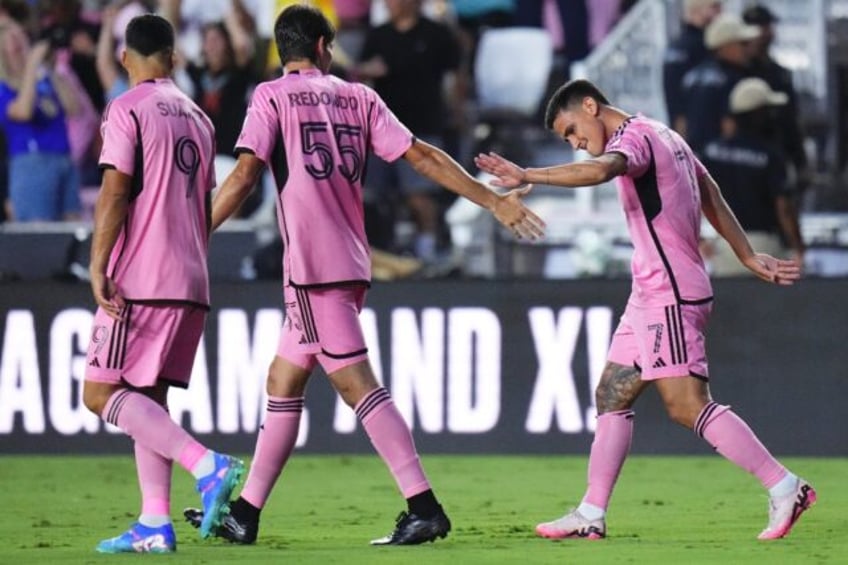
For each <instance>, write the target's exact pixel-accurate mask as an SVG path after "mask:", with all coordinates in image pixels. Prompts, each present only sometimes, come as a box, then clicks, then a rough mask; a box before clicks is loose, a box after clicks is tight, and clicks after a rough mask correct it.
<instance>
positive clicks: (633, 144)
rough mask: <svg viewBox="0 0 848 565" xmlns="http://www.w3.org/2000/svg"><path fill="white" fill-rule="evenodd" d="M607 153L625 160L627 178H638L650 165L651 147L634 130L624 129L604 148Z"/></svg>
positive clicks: (645, 139)
mask: <svg viewBox="0 0 848 565" xmlns="http://www.w3.org/2000/svg"><path fill="white" fill-rule="evenodd" d="M606 152H607V153H620V154H621V155H623V156H624V158H625V159H626V160H627V172H626V174H627V176H629V177H632V178H639V177H641V176H642V175H643V174H645V171H647V170H648V167H649V166H650V164H651V146H650V144H649V142H648V140H647V138H645V137H644V136H643V135H641V134H640V133H639V132H638V131H636V129H635V128H632V127H629V128H625V129H624V131H623V132H621V134H620V135H619V136H618V137H616V138H615V139H612V140H611V141H610V142H609V143H608V144H607V147H606Z"/></svg>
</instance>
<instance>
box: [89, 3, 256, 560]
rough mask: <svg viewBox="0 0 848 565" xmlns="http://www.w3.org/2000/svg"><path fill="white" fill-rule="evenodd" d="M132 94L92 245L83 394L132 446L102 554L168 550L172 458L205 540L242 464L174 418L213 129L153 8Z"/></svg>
mask: <svg viewBox="0 0 848 565" xmlns="http://www.w3.org/2000/svg"><path fill="white" fill-rule="evenodd" d="M123 65H124V67H126V69H127V71H128V72H129V76H130V82H131V84H132V88H131V89H130V90H129V91H127V92H126V93H125V94H123V95H122V96H120V97H118V98H116V99H115V100H114V101H112V103H111V104H110V105H109V107H108V108H107V109H106V112H105V114H104V117H103V126H102V130H103V150H102V153H101V155H100V166H101V168H102V169H103V185H102V187H101V189H100V195H99V197H98V199H97V206H96V209H95V218H94V240H93V242H92V249H91V266H90V270H91V288H92V291H93V293H94V298H95V300H96V301H97V306H98V308H97V312H96V313H95V316H94V326H93V330H92V334H91V342H90V343H89V347H88V355H87V367H86V373H85V385H84V392H83V400H84V402H85V405H86V407H87V408H88V409H89V410H91V411H92V412H94V413H95V414H97V415H99V416H100V417H101V418H103V419H104V420H105V421H107V422H108V423H110V424H113V425H115V426H117V427H119V428H121V429H122V430H123V431H124V432H126V433H127V434H128V435H129V436H130V437H131V438H133V440H134V441H135V459H136V467H137V469H138V480H139V483H140V487H141V494H142V509H141V516H140V517H139V519H138V521H137V522H136V523H134V524H133V525H132V526H131V527H130V529H129V530H128V531H127V532H125V533H123V534H121V535H119V536H117V537H115V538H112V539H107V540H104V541H102V542H101V543H100V544H99V545H98V546H97V551H99V552H102V553H125V552H152V553H167V552H171V551H174V550H175V549H176V538H175V536H174V529H173V526H172V524H171V517H170V488H171V467H172V462H173V461H177V462H178V463H179V464H180V465H182V466H183V467H184V468H185V469H186V470H188V471H190V472H191V473H192V474H193V475H194V476H195V478H197V490H198V491H199V492H200V495H201V502H202V505H203V508H204V510H205V514H204V521H203V524H201V535H202V536H203V537H207V536H208V535H209V532H210V530H211V529H212V528H213V527H216V526H217V525H218V524H219V523H220V520H221V517H222V515H223V514H224V512H226V503H227V502H228V501H229V497H230V493H231V492H232V490H233V488H234V487H235V485H236V484H237V483H238V480H239V478H240V476H241V474H242V472H243V465H242V463H241V461H238V460H237V459H234V458H232V457H229V456H227V455H223V454H219V453H215V452H214V451H211V450H209V449H207V448H206V447H204V446H203V445H201V444H200V443H199V442H198V441H197V440H195V439H194V438H192V437H191V436H190V435H189V434H188V433H187V432H186V431H185V430H183V429H182V428H181V427H180V426H178V425H177V424H176V423H174V422H173V420H171V418H170V416H169V415H168V409H167V393H168V388H169V387H170V386H177V387H182V388H185V387H187V386H188V382H189V377H190V375H191V368H192V364H193V362H194V356H195V352H196V350H197V346H198V343H199V341H200V336H201V333H202V332H203V325H204V322H205V319H206V312H207V310H208V309H209V275H208V271H207V267H206V252H207V241H208V237H209V231H210V221H211V218H210V212H211V205H210V194H211V192H210V191H211V189H212V188H213V186H214V183H215V175H214V170H213V161H212V160H213V157H214V155H215V134H214V130H213V128H212V123H211V122H210V121H209V118H207V117H206V115H204V114H203V112H201V111H200V109H199V108H198V107H197V106H196V105H195V104H194V103H193V102H192V101H191V99H189V98H188V97H186V96H185V95H184V94H183V93H182V92H180V90H179V89H178V88H177V87H176V85H175V84H174V83H173V82H172V80H171V79H170V75H171V71H172V70H173V67H174V31H173V29H172V28H171V25H170V24H169V23H168V22H167V21H166V20H165V19H163V18H161V17H159V16H155V15H152V14H148V15H142V16H138V17H136V18H134V19H133V20H132V21H131V22H130V23H129V25H128V26H127V30H126V48H125V51H124V53H123Z"/></svg>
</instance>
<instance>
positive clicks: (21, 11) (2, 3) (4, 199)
mask: <svg viewBox="0 0 848 565" xmlns="http://www.w3.org/2000/svg"><path fill="white" fill-rule="evenodd" d="M27 19H29V6H28V5H27V3H26V2H25V1H24V0H0V25H5V24H6V23H9V22H13V23H18V24H21V25H22V24H23V23H24V22H25V21H26V20H27ZM10 218H11V203H10V202H9V158H8V150H7V147H6V136H5V132H4V131H3V130H2V128H0V223H2V222H5V221H6V220H9V219H10Z"/></svg>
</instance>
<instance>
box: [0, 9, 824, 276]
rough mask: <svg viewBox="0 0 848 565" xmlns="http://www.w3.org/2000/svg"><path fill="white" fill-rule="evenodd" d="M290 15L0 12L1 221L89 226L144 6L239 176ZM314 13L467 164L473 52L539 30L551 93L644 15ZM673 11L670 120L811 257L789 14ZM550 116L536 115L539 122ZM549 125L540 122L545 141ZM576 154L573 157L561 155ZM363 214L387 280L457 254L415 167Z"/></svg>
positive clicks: (354, 64) (384, 178) (341, 59)
mask: <svg viewBox="0 0 848 565" xmlns="http://www.w3.org/2000/svg"><path fill="white" fill-rule="evenodd" d="M291 3H294V1H293V0H111V1H110V0H0V126H2V128H0V131H1V132H2V154H3V158H2V159H0V168H2V170H0V198H2V201H3V202H4V206H3V208H2V211H0V218H2V220H3V221H5V222H31V221H42V222H43V221H63V220H64V221H67V220H81V221H89V220H90V218H91V214H92V209H93V203H94V200H95V198H96V193H97V189H98V187H99V184H100V172H99V170H98V167H97V159H98V155H99V152H100V143H101V140H100V137H99V124H100V118H101V115H102V113H103V111H104V108H105V107H106V105H107V104H108V103H109V101H110V100H111V99H113V98H115V97H116V96H119V95H120V94H121V93H123V92H124V91H126V90H127V89H128V88H129V84H128V82H127V78H126V74H125V73H124V71H123V69H122V66H121V64H120V56H121V52H122V45H121V42H122V37H123V33H124V29H125V28H126V25H127V23H128V22H129V21H130V20H131V19H132V18H133V17H134V16H136V15H138V14H141V13H146V12H157V13H160V14H162V15H164V16H165V17H167V18H168V19H169V20H170V21H171V22H172V24H173V25H174V27H175V29H176V30H177V34H178V50H179V52H178V60H179V68H178V71H177V73H176V75H175V80H176V82H177V84H178V85H179V86H180V87H181V88H182V89H184V90H185V91H186V92H187V93H189V95H190V96H191V97H192V98H193V99H194V100H195V101H196V102H197V103H198V104H199V105H200V107H201V108H202V109H203V110H204V111H206V112H207V113H208V114H209V116H210V117H211V119H212V121H213V123H214V125H215V127H216V135H217V151H218V153H219V155H218V158H217V159H216V165H217V167H216V168H217V170H218V176H219V181H220V180H222V179H223V177H224V176H225V175H226V173H227V171H229V170H230V168H231V167H232V165H233V164H234V159H233V157H232V149H233V147H234V145H235V140H236V138H237V136H238V134H239V131H240V128H241V124H242V121H243V118H244V115H245V111H246V108H247V105H248V102H249V100H250V96H251V93H252V90H253V88H254V87H255V85H256V84H257V83H258V82H261V81H264V80H269V79H273V78H275V77H277V76H279V74H280V72H281V71H280V65H279V58H278V57H277V55H276V51H275V48H274V41H273V22H274V20H275V18H276V15H277V14H278V13H279V12H280V11H281V10H282V9H283V8H284V7H286V6H287V5H289V4H291ZM311 3H312V4H314V5H317V6H318V7H319V8H320V9H321V10H323V11H324V12H325V13H326V14H327V15H328V16H329V17H330V18H331V20H332V21H333V22H334V23H335V25H336V26H337V29H338V35H337V39H336V44H335V49H334V55H335V67H334V69H333V72H334V73H336V74H338V75H339V76H341V77H343V78H346V79H348V80H354V81H364V82H368V83H369V84H371V85H372V86H373V87H374V88H375V89H376V90H377V92H378V93H379V94H380V95H381V96H382V97H383V98H384V99H385V101H386V102H387V104H388V106H389V107H390V108H391V109H392V110H393V111H394V112H395V113H396V114H397V115H398V117H399V118H400V119H401V120H402V121H403V122H404V123H406V124H407V125H408V126H409V127H410V129H411V130H412V131H413V133H414V134H415V135H417V136H419V137H421V138H422V139H425V140H426V141H428V142H431V143H434V144H437V145H439V146H441V147H443V148H445V149H446V150H447V151H448V152H449V153H451V154H452V155H453V156H454V157H455V158H456V159H457V160H459V161H460V162H461V163H463V164H469V165H470V162H471V161H470V159H471V157H472V156H473V154H474V153H475V152H477V151H479V150H481V149H487V148H489V147H486V145H485V143H480V139H481V135H480V130H479V129H477V128H478V126H479V125H480V124H479V119H478V118H479V113H478V104H477V100H478V92H476V85H477V84H478V81H477V80H476V78H478V77H475V76H474V73H475V68H477V67H476V65H475V57H476V54H477V47H478V44H479V41H480V38H481V36H482V35H483V34H484V33H485V32H486V31H488V30H491V29H498V28H510V27H520V28H540V29H543V30H545V31H546V32H547V34H548V36H549V37H550V41H551V45H552V47H553V54H554V57H553V61H554V63H553V65H552V67H551V72H550V77H549V80H548V85H547V89H546V90H547V92H550V91H552V90H553V89H554V88H556V87H557V86H558V85H560V84H561V83H562V82H564V81H565V80H567V79H568V78H569V77H570V73H571V69H573V68H575V66H574V64H575V63H579V61H581V60H583V59H584V58H586V57H587V56H588V55H589V54H590V53H591V52H592V50H593V49H594V48H595V47H597V46H598V45H600V44H601V43H602V42H603V40H604V38H605V37H606V36H607V34H609V33H610V31H611V30H612V29H613V28H614V27H615V25H616V23H617V22H618V21H619V20H620V19H621V18H622V17H623V16H624V15H625V14H626V13H627V12H628V10H630V9H631V8H632V7H633V5H634V4H636V2H635V1H628V0H313V1H312V2H311ZM677 4H678V6H679V8H680V14H681V22H680V32H679V35H677V36H676V37H675V38H673V40H672V41H670V43H669V46H668V48H667V50H666V53H665V58H664V61H658V63H657V64H661V65H663V76H664V87H665V97H666V103H667V106H668V116H667V117H668V121H669V124H670V125H671V126H672V127H674V128H675V129H676V130H677V131H678V132H680V133H681V134H683V135H684V136H685V137H686V138H687V140H688V141H689V142H690V143H691V144H692V146H693V148H694V149H695V150H696V151H697V152H698V153H699V155H700V156H701V157H702V159H703V160H704V161H705V162H706V163H707V164H708V167H710V168H711V170H712V171H713V174H714V176H716V177H717V180H718V181H719V183H720V184H721V185H722V186H723V187H724V190H725V196H726V197H727V198H728V200H729V201H730V203H731V205H732V206H733V207H734V209H735V211H736V213H737V214H738V215H739V217H740V221H741V222H742V223H743V226H744V227H745V228H746V229H748V230H749V231H752V232H756V233H757V234H761V235H762V237H763V238H764V239H763V240H762V241H765V240H768V246H769V249H772V251H771V252H775V251H774V249H773V248H772V247H771V246H772V245H774V246H777V249H779V248H786V249H788V250H789V251H791V252H792V253H793V254H794V255H795V256H797V257H799V258H801V259H803V254H804V244H803V241H802V240H801V236H800V230H799V228H798V208H799V202H800V198H801V195H802V194H803V191H804V190H805V188H806V186H807V185H808V183H809V178H810V175H811V167H810V165H809V163H808V159H807V156H806V153H805V148H804V145H803V135H802V132H801V131H800V127H801V126H800V120H799V115H798V114H799V109H798V102H797V95H796V93H795V91H794V88H793V82H792V76H791V74H790V73H789V71H787V70H786V69H784V68H783V67H781V66H780V65H778V63H777V62H776V61H775V60H774V59H773V58H772V57H771V56H770V53H769V50H770V45H771V42H772V40H773V38H774V34H775V29H776V26H777V24H778V18H777V16H776V15H775V14H774V13H773V12H772V11H770V10H769V9H768V7H767V3H766V4H764V5H753V4H746V5H745V6H746V7H745V10H744V12H742V13H730V12H729V11H727V10H723V2H720V1H715V0H680V1H679V2H678V3H677ZM752 77H757V78H759V79H762V83H758V84H756V85H754V86H751V84H750V82H749V83H746V84H745V85H743V86H744V87H745V88H743V89H742V90H744V91H745V92H742V93H741V94H739V93H735V92H734V87H736V86H738V85H739V83H740V81H745V80H746V79H750V78H752ZM777 94H783V95H784V96H785V100H783V96H779V95H777ZM733 95H735V96H736V99H735V102H734V100H733ZM613 103H615V100H613ZM625 109H626V110H628V111H632V112H636V111H639V110H640V109H639V108H625ZM542 110H543V109H542V108H539V109H538V112H539V115H540V114H541V112H542ZM541 123H542V121H541V119H537V120H534V124H536V126H535V127H538V128H539V129H541ZM496 148H497V147H496ZM501 149H504V148H501ZM514 149H515V151H517V152H520V151H521V150H522V148H521V147H515V148H514ZM525 150H526V148H525ZM505 151H506V152H507V153H508V152H509V147H507V148H505ZM569 157H570V155H569V153H567V152H566V153H563V159H562V160H563V161H565V160H567V158H569ZM401 161H402V160H401ZM469 168H470V167H469ZM743 185H744V186H743ZM752 186H753V188H752ZM743 188H744V190H743ZM273 201H274V192H273V189H271V188H270V184H268V185H266V186H261V187H258V189H257V190H255V191H254V193H253V197H252V198H251V200H250V201H248V202H247V203H246V204H245V206H244V207H243V209H242V210H241V211H240V213H239V216H240V217H241V218H252V219H257V221H261V219H262V218H263V217H264V218H265V219H266V220H267V218H268V217H270V218H271V219H273V214H274V207H273ZM365 202H366V211H367V214H366V215H367V225H368V231H369V238H370V240H371V242H372V245H373V246H374V248H375V249H379V250H382V251H385V252H388V254H389V255H390V256H397V257H400V256H404V257H408V258H410V259H411V260H412V261H413V262H412V263H409V264H401V265H400V266H398V265H393V267H392V268H400V269H401V271H402V272H403V271H404V270H408V272H410V273H411V272H414V271H416V270H418V269H419V268H420V267H421V266H422V265H438V264H439V263H440V262H443V259H444V258H445V257H449V256H450V254H451V247H452V241H451V233H450V230H449V229H448V228H447V226H446V222H445V213H446V211H447V210H448V208H449V207H450V205H451V204H452V201H451V199H450V197H449V195H448V193H447V192H446V191H442V190H440V189H439V188H438V187H434V186H430V185H429V184H427V183H426V182H423V181H422V180H421V178H420V177H418V176H417V175H415V174H414V173H413V172H412V171H411V170H409V169H408V168H407V166H406V165H405V163H404V164H386V163H383V162H371V163H369V166H368V177H367V179H366V194H365ZM757 237H760V236H759V235H757ZM758 242H760V240H758ZM763 245H765V244H763ZM271 250H272V253H271V263H274V262H275V261H276V262H278V260H279V259H278V258H279V255H278V254H277V252H276V251H274V248H273V246H272V247H271ZM764 250H765V249H764ZM704 252H705V254H707V255H709V256H711V257H715V258H716V259H715V263H716V265H718V264H719V263H720V262H721V261H720V260H719V259H718V258H719V257H720V255H721V254H722V253H726V250H722V249H719V248H713V247H710V246H705V250H704ZM730 263H732V261H730ZM728 269H729V270H732V267H728Z"/></svg>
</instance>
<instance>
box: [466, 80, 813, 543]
mask: <svg viewBox="0 0 848 565" xmlns="http://www.w3.org/2000/svg"><path fill="white" fill-rule="evenodd" d="M545 122H546V126H547V127H548V128H549V129H551V130H553V131H554V133H556V134H557V136H559V137H560V138H562V139H563V140H564V141H565V142H567V143H570V144H571V146H572V147H573V148H574V149H582V150H584V151H587V152H588V153H589V154H590V155H592V156H593V158H592V159H589V160H586V161H581V162H579V163H571V164H565V165H557V166H554V167H545V168H538V169H525V168H522V167H519V166H518V165H516V164H514V163H511V162H509V161H507V160H506V159H504V158H503V157H501V156H500V155H496V154H488V155H484V154H481V155H479V156H477V157H476V159H475V161H476V163H477V165H478V166H479V167H480V168H481V169H482V170H484V171H486V172H489V173H491V174H493V175H495V176H497V177H498V180H496V181H495V182H494V183H493V184H495V185H496V186H500V187H506V188H509V187H519V186H521V185H523V184H525V183H544V184H551V185H557V186H565V187H578V186H592V185H597V184H600V183H603V182H606V181H608V180H610V179H613V178H616V177H617V178H618V193H619V199H620V200H621V204H622V206H623V208H624V213H625V217H626V220H627V226H628V229H629V231H630V237H631V239H632V241H633V247H634V251H633V260H632V264H631V267H632V275H633V285H632V290H631V294H630V298H629V300H628V302H627V306H626V308H625V311H624V314H623V315H622V317H621V321H620V322H619V325H618V328H617V329H616V331H615V333H614V335H613V338H612V344H611V345H610V349H609V353H608V357H607V364H606V367H605V368H604V371H603V374H602V376H601V379H600V382H599V384H598V387H597V390H596V391H595V398H596V402H597V408H598V414H599V415H598V421H597V430H596V432H595V440H594V442H593V443H592V449H591V452H590V455H589V473H588V474H589V477H588V488H587V490H586V493H585V495H584V497H583V500H582V502H581V503H580V505H579V506H578V507H577V508H576V509H574V510H572V511H570V512H568V513H567V514H566V515H565V516H563V517H562V518H559V519H558V520H554V521H552V522H547V523H544V524H539V525H538V526H537V527H536V532H537V533H538V534H539V535H540V536H542V537H546V538H567V537H582V538H590V539H598V538H602V537H604V536H605V535H606V523H605V515H606V509H607V504H608V503H609V499H610V496H611V494H612V490H613V487H614V486H615V482H616V479H617V478H618V474H619V471H620V470H621V466H622V465H623V463H624V460H625V458H626V457H627V453H628V451H629V449H630V440H631V437H632V434H633V419H634V412H633V410H632V407H633V403H634V402H635V401H636V399H637V398H638V397H639V395H640V394H641V393H642V391H643V390H645V388H646V387H647V386H648V385H650V384H651V383H654V384H655V386H656V387H657V390H658V391H659V393H660V397H661V398H662V400H663V402H664V403H665V406H666V409H667V411H668V414H669V416H670V417H671V419H672V420H674V421H675V422H677V423H678V424H680V425H682V426H685V427H687V428H689V429H691V430H693V431H694V432H695V433H696V434H697V435H698V436H699V437H702V438H704V439H705V440H706V441H707V442H708V443H709V444H710V445H712V446H713V447H714V448H715V450H716V451H718V452H719V453H720V454H721V455H723V456H724V457H725V458H727V459H728V460H730V461H731V462H733V463H735V464H736V465H738V466H739V467H742V468H743V469H745V470H746V471H748V472H750V473H752V474H753V475H755V476H756V477H757V479H759V480H760V482H761V483H762V484H763V486H764V487H765V488H766V489H768V491H769V496H770V503H769V522H768V526H767V527H766V529H765V530H763V532H762V533H761V534H760V535H759V538H760V539H775V538H780V537H783V536H785V535H787V534H788V533H789V531H790V529H791V528H792V526H793V525H794V523H795V521H796V520H797V519H798V517H799V516H800V515H801V513H802V512H804V511H805V510H806V509H807V508H809V506H810V505H812V504H813V503H814V502H815V500H816V492H815V491H814V490H813V488H812V487H811V486H810V485H809V483H807V482H806V481H804V480H803V479H799V478H798V477H797V476H796V475H794V474H792V473H791V472H789V471H788V470H786V468H785V467H783V466H782V465H781V464H780V463H779V462H778V461H777V460H775V458H774V457H772V455H771V454H770V453H769V452H768V450H766V448H765V447H764V446H763V445H762V444H761V443H760V441H759V440H758V439H757V437H756V436H755V435H754V433H753V432H752V431H751V429H750V428H749V427H748V425H747V424H745V422H744V421H743V420H742V419H741V418H740V417H739V416H737V415H736V414H735V413H734V412H733V411H732V410H731V409H730V407H729V406H726V405H722V404H719V403H717V402H715V401H713V399H712V397H711V396H710V389H709V385H708V377H709V374H708V370H707V357H706V352H705V349H704V333H705V330H706V326H707V321H708V319H709V316H710V310H711V308H712V302H713V295H712V287H711V285H710V280H709V277H708V275H707V271H706V268H705V267H704V262H703V260H702V259H701V255H700V253H699V251H698V239H699V231H700V223H701V214H702V213H703V214H704V215H705V216H706V218H707V219H708V220H709V221H710V223H711V224H712V225H713V226H714V227H715V229H716V231H718V233H719V234H721V236H722V237H723V238H724V239H725V240H727V242H728V243H729V244H730V246H731V247H732V248H733V250H734V252H735V253H736V256H737V257H738V258H739V260H740V261H741V262H742V263H743V264H744V265H745V266H746V267H747V268H748V269H750V270H751V271H752V272H753V273H754V274H755V275H757V276H758V277H759V278H761V279H763V280H765V281H767V282H771V283H774V284H778V285H791V284H793V283H794V282H795V281H796V280H798V278H799V277H800V269H799V266H798V265H797V264H795V263H794V262H793V261H784V260H779V259H775V258H774V257H771V256H769V255H765V254H762V253H756V252H755V251H754V250H753V249H752V248H751V245H750V243H749V242H748V238H747V237H746V235H745V232H744V231H743V230H742V228H741V227H740V226H739V222H738V221H737V220H736V217H735V216H734V215H733V212H732V211H731V210H730V208H729V207H728V206H727V203H726V202H725V201H724V198H723V197H722V195H721V191H720V190H719V187H718V186H717V185H716V183H715V182H714V181H713V179H712V178H711V177H710V175H709V173H708V172H707V171H706V169H705V168H704V166H703V165H702V164H701V163H700V161H698V159H697V158H696V157H695V156H694V155H693V154H692V151H691V149H690V148H689V146H688V145H687V144H686V143H685V142H684V141H683V139H682V138H681V137H680V136H679V135H678V134H677V133H676V132H674V131H673V130H671V129H669V128H668V127H666V126H665V125H663V124H661V123H659V122H656V121H654V120H651V119H648V118H646V117H644V116H641V115H635V116H634V115H629V114H627V113H626V112H624V111H622V110H620V109H618V108H615V107H613V106H611V105H610V103H609V102H608V101H607V99H606V97H605V96H604V95H603V94H602V93H601V92H600V90H598V88H597V87H596V86H595V85H593V84H592V83H590V82H588V81H586V80H576V81H572V82H569V83H566V84H565V85H564V86H562V87H560V89H559V90H558V91H557V92H556V93H555V94H554V95H553V96H552V97H551V100H550V101H549V103H548V108H547V113H546V116H545Z"/></svg>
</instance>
